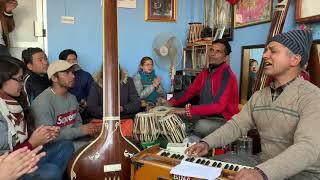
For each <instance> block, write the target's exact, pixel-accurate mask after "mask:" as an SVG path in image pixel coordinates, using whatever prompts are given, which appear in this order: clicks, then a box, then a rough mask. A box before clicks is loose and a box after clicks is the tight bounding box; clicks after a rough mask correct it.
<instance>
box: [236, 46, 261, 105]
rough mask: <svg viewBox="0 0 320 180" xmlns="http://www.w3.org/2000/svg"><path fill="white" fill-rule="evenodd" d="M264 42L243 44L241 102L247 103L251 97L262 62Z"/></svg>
mask: <svg viewBox="0 0 320 180" xmlns="http://www.w3.org/2000/svg"><path fill="white" fill-rule="evenodd" d="M263 51H264V44H259V45H251V46H242V57H241V77H240V103H241V104H245V103H246V102H247V101H248V100H249V99H250V97H251V95H252V94H253V93H254V92H253V86H254V83H255V81H256V80H257V79H256V76H257V73H258V71H259V66H260V65H261V62H262V54H263Z"/></svg>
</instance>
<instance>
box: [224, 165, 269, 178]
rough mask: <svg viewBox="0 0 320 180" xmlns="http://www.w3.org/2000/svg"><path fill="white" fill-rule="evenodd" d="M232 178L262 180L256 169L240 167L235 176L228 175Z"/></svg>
mask: <svg viewBox="0 0 320 180" xmlns="http://www.w3.org/2000/svg"><path fill="white" fill-rule="evenodd" d="M228 179H232V180H263V176H262V175H261V174H260V172H259V171H258V170H256V169H247V168H243V169H241V170H240V171H239V172H238V173H237V174H236V175H235V176H229V177H228Z"/></svg>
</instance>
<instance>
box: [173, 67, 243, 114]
mask: <svg viewBox="0 0 320 180" xmlns="http://www.w3.org/2000/svg"><path fill="white" fill-rule="evenodd" d="M208 75H209V71H208V69H203V70H202V71H201V72H200V73H199V74H198V76H197V77H196V79H195V80H194V82H193V83H192V84H191V85H190V86H189V87H188V88H187V89H186V91H184V93H183V95H182V96H181V97H177V96H175V97H173V98H171V99H170V101H169V103H171V105H172V106H178V105H180V104H182V103H185V102H187V101H188V100H189V99H191V98H192V97H194V96H196V95H202V96H205V97H209V99H210V103H206V104H200V105H193V106H191V108H190V113H191V115H198V116H214V115H218V114H221V115H223V117H224V118H225V119H226V120H229V119H231V117H232V116H233V115H234V114H236V113H238V112H239V108H238V105H239V92H238V82H237V78H236V76H235V75H234V73H233V72H232V70H231V68H230V66H229V65H228V64H226V63H225V64H222V65H221V66H220V67H218V68H217V69H216V70H215V72H213V73H212V74H211V89H212V94H211V95H210V94H209V95H208V94H205V95H203V94H201V93H203V92H205V91H204V90H203V88H204V87H205V82H206V79H207V78H208ZM210 96H211V97H210Z"/></svg>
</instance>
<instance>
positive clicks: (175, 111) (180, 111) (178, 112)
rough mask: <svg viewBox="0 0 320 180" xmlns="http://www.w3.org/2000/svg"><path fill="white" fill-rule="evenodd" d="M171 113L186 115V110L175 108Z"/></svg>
mask: <svg viewBox="0 0 320 180" xmlns="http://www.w3.org/2000/svg"><path fill="white" fill-rule="evenodd" d="M170 112H171V113H174V114H186V110H185V109H184V108H173V109H172V110H171V111H170Z"/></svg>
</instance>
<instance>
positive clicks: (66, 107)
mask: <svg viewBox="0 0 320 180" xmlns="http://www.w3.org/2000/svg"><path fill="white" fill-rule="evenodd" d="M75 66H77V64H75V63H73V64H70V63H68V62H67V61H63V60H57V61H55V62H53V63H52V64H50V65H49V68H48V77H49V79H51V81H52V86H51V87H49V88H47V89H46V90H44V91H43V92H42V93H41V94H40V95H39V96H38V97H37V98H36V99H35V100H34V101H33V103H32V106H31V109H32V112H33V114H34V116H35V125H36V126H41V125H49V126H52V125H56V126H59V127H60V128H61V130H60V134H59V136H58V138H57V139H67V140H73V144H74V146H75V149H76V150H77V149H79V148H80V147H81V146H83V145H86V144H88V142H89V139H85V138H80V137H84V136H86V135H95V134H96V133H98V132H99V131H100V127H99V126H96V125H95V124H93V123H89V124H85V125H83V124H82V119H81V117H80V114H79V104H78V102H77V99H76V97H75V96H74V95H72V94H70V93H69V92H68V89H69V88H71V87H72V86H73V85H74V82H75V77H74V74H73V72H74V70H73V69H74V68H75ZM100 125H101V124H100Z"/></svg>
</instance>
